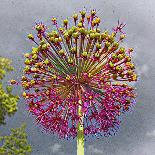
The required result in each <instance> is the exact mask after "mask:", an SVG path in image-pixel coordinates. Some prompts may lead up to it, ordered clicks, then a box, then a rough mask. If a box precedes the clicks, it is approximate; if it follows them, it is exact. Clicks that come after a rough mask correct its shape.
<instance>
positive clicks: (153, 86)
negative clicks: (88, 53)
mask: <svg viewBox="0 0 155 155" xmlns="http://www.w3.org/2000/svg"><path fill="white" fill-rule="evenodd" d="M83 7H86V8H87V9H88V10H90V9H93V8H95V9H97V10H98V15H99V17H101V19H102V20H103V22H102V23H103V24H102V25H101V28H102V29H105V28H108V29H109V30H110V29H111V28H112V27H113V26H115V25H116V24H117V20H118V19H120V20H121V21H125V22H126V23H127V26H126V28H125V32H126V33H127V39H126V42H125V46H127V47H134V49H135V54H134V60H135V62H136V65H137V70H138V73H139V75H140V77H139V81H138V83H137V84H136V87H137V93H138V97H137V105H136V107H135V108H134V111H133V112H132V113H130V114H128V115H125V116H124V117H123V120H122V124H121V128H120V130H119V132H118V133H117V135H116V136H114V137H110V138H105V137H101V138H100V139H95V138H94V139H88V140H87V141H86V143H85V154H86V155H154V154H155V67H154V65H155V9H154V8H155V1H154V0H90V1H89V0H0V55H1V56H4V57H8V58H10V59H12V61H13V66H14V67H15V68H16V73H15V74H13V75H9V76H11V77H12V78H15V77H16V76H17V75H18V76H21V69H22V64H23V58H22V54H23V53H25V52H27V51H29V50H30V49H31V46H32V44H31V43H30V42H29V41H28V40H27V39H26V36H27V34H28V33H30V32H32V26H33V25H34V22H35V21H43V22H44V23H47V25H49V24H50V19H51V17H53V16H56V17H57V18H59V19H62V18H65V17H67V16H71V15H72V14H73V12H74V11H79V10H80V9H81V8H83ZM15 92H18V93H21V90H20V89H18V90H17V89H16V90H15ZM22 122H26V124H27V133H28V139H29V142H30V144H31V145H32V147H33V153H32V155H76V140H74V141H73V140H72V141H65V140H61V139H58V138H57V136H53V135H48V134H45V133H42V132H41V130H40V128H38V127H36V125H35V123H34V120H33V119H32V117H30V116H28V113H27V111H25V105H24V100H22V99H21V100H20V102H19V110H18V112H17V113H16V114H15V116H14V117H12V118H10V119H8V121H7V125H6V126H4V127H0V131H1V132H2V134H9V129H10V128H12V127H14V128H15V127H19V126H20V124H21V123H22Z"/></svg>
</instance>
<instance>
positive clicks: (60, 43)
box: [22, 10, 137, 141]
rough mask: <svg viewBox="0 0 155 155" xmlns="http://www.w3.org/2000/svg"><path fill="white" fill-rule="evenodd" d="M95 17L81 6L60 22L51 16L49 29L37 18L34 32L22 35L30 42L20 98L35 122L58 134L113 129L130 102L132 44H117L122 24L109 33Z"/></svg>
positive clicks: (65, 135) (103, 132) (133, 77)
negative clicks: (103, 29) (76, 11)
mask: <svg viewBox="0 0 155 155" xmlns="http://www.w3.org/2000/svg"><path fill="white" fill-rule="evenodd" d="M100 22H101V20H100V18H99V17H98V16H97V15H96V11H95V10H92V11H91V12H90V13H88V14H87V13H86V12H85V11H81V12H80V14H74V15H73V16H72V19H71V21H70V22H69V20H68V19H65V20H63V25H62V27H60V26H59V24H58V22H57V19H56V18H52V24H53V27H54V28H53V30H50V29H48V28H47V27H46V26H45V25H44V24H43V23H37V24H36V25H35V27H34V29H35V30H36V32H37V36H36V37H34V36H33V35H32V34H29V35H28V38H29V39H30V40H32V41H33V42H34V43H35V47H33V48H32V51H31V52H29V53H26V54H25V58H26V59H25V65H26V66H25V69H24V76H23V77H22V86H23V88H24V89H25V91H24V93H23V97H24V98H25V99H26V103H27V105H28V109H29V111H30V112H31V113H32V114H33V115H35V117H36V121H37V122H38V123H39V124H40V125H42V126H43V128H44V129H45V130H46V131H48V132H51V133H56V134H58V135H59V136H60V137H62V138H67V139H68V138H71V137H72V138H75V137H76V136H78V139H79V140H80V139H82V141H83V140H84V135H85V136H87V135H88V136H89V135H103V136H108V135H110V134H112V133H115V131H116V130H117V129H118V127H119V125H120V116H121V114H122V113H124V112H126V111H129V110H130V107H131V106H132V105H133V104H134V103H135V96H136V95H135V92H134V88H133V87H131V86H130V85H129V82H134V81H136V80H137V75H136V73H135V71H134V69H135V67H134V64H133V63H132V61H131V53H132V52H133V49H132V48H129V49H125V48H124V47H122V46H120V44H121V42H122V41H123V39H124V38H125V34H124V33H123V32H122V28H123V27H124V26H125V25H124V24H123V23H121V24H120V23H119V22H118V25H117V27H116V28H113V31H112V32H111V33H110V32H108V31H107V30H105V31H102V30H100V29H99V24H100Z"/></svg>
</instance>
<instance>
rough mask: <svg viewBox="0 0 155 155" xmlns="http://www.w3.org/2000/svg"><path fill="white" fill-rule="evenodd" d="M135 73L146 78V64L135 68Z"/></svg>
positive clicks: (147, 67)
mask: <svg viewBox="0 0 155 155" xmlns="http://www.w3.org/2000/svg"><path fill="white" fill-rule="evenodd" d="M136 70H137V72H138V74H139V75H140V76H146V77H148V72H149V66H148V65H147V64H144V65H143V66H141V67H137V69H136Z"/></svg>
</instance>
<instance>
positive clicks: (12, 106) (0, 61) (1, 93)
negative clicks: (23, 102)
mask: <svg viewBox="0 0 155 155" xmlns="http://www.w3.org/2000/svg"><path fill="white" fill-rule="evenodd" d="M10 64H11V61H10V60H9V59H6V58H2V57H0V125H2V124H5V117H6V115H8V116H11V115H13V114H14V113H15V112H16V111H17V102H18V100H19V96H16V95H13V94H12V87H11V86H6V89H4V88H3V85H2V80H3V79H4V77H5V75H6V73H7V72H10V71H13V67H12V66H11V65H10Z"/></svg>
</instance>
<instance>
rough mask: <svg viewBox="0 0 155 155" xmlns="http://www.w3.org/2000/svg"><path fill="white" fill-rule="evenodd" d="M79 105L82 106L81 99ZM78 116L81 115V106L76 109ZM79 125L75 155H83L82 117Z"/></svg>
mask: <svg viewBox="0 0 155 155" xmlns="http://www.w3.org/2000/svg"><path fill="white" fill-rule="evenodd" d="M79 104H82V101H81V99H80V100H79ZM78 115H80V116H81V115H83V114H82V111H81V106H79V107H78ZM81 118H82V122H81V124H80V123H79V124H78V130H77V155H84V126H83V117H81Z"/></svg>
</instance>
